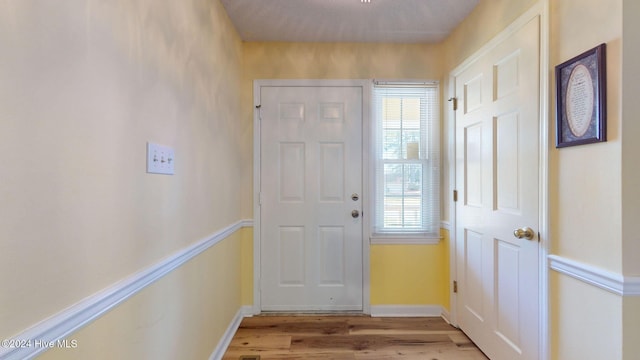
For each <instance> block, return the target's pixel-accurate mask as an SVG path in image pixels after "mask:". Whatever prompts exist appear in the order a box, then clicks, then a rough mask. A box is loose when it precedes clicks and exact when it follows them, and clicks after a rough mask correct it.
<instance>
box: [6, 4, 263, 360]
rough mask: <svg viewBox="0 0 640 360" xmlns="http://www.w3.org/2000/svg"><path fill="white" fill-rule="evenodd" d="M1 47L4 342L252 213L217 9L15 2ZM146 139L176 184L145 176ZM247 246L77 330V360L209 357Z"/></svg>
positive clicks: (247, 145)
mask: <svg viewBox="0 0 640 360" xmlns="http://www.w3.org/2000/svg"><path fill="white" fill-rule="evenodd" d="M0 43H1V44H2V50H1V51H0V64H1V66H0V79H2V81H0V104H1V105H0V154H2V156H0V179H2V180H1V181H0V199H1V200H0V258H1V260H0V283H1V284H2V289H3V290H2V291H1V292H0V338H2V339H4V338H9V337H11V336H12V335H14V334H16V333H19V332H20V331H22V330H24V329H25V328H27V327H29V326H31V325H33V324H35V323H37V322H39V321H41V320H43V319H45V318H47V317H48V316H50V315H52V314H54V313H57V312H59V311H61V310H63V309H65V308H66V307H68V306H70V305H72V304H74V303H76V302H78V301H80V300H81V299H83V298H85V297H87V296H89V295H91V294H93V293H95V292H97V291H99V290H102V289H104V288H106V287H108V286H110V285H111V284H113V283H115V282H117V281H120V280H122V279H123V278H126V277H127V276H129V275H131V274H133V273H135V272H137V271H140V270H142V269H144V268H146V267H148V266H150V265H151V264H154V263H156V262H158V261H159V260H161V259H162V258H165V257H167V256H169V255H171V254H173V253H175V252H176V251H178V250H180V249H183V248H185V247H187V246H189V245H191V244H193V243H194V242H196V241H199V240H201V239H203V238H205V237H207V236H209V235H211V234H213V233H215V232H217V231H219V230H220V229H222V228H223V227H225V226H227V225H230V224H232V223H235V222H237V221H239V220H241V219H243V218H246V217H248V216H250V213H244V214H243V213H242V211H241V208H242V204H241V202H239V201H238V199H239V198H241V194H243V193H246V192H249V189H250V188H247V187H242V184H241V182H240V179H243V178H244V177H245V176H250V173H251V160H250V159H251V157H252V153H251V149H252V146H251V142H250V141H246V139H247V137H248V138H249V139H250V136H251V132H250V131H248V130H247V129H248V127H247V126H246V124H242V123H240V122H239V119H240V118H241V117H240V115H239V114H240V106H241V103H240V81H241V77H240V73H241V68H240V63H241V59H242V45H241V42H240V40H239V37H238V35H237V34H236V32H235V30H234V29H233V27H232V26H231V23H230V21H229V20H228V18H227V16H226V13H225V12H224V9H223V7H222V6H221V5H220V4H219V3H218V2H217V1H202V0H183V1H171V0H153V1H152V0H114V1H94V0H68V1H63V2H56V1H36V0H6V1H2V2H0ZM247 121H249V120H247ZM249 126H250V122H249ZM147 141H153V142H157V143H160V144H164V145H169V146H172V147H174V149H175V151H176V174H175V175H173V176H162V175H149V174H146V173H145V163H146V142H147ZM247 159H249V160H247ZM238 236H239V237H242V236H243V235H237V236H234V237H233V238H232V239H230V240H227V242H225V244H220V245H218V246H216V247H214V248H213V249H211V250H210V252H208V253H207V254H203V255H201V257H199V258H196V259H194V260H193V262H190V263H189V264H186V265H185V266H184V268H181V269H179V270H176V272H175V273H172V274H170V275H168V276H167V278H165V279H162V280H161V281H160V282H159V283H158V284H156V285H153V286H152V287H150V288H149V289H146V290H144V292H143V293H141V294H139V295H138V296H136V297H135V298H133V299H131V300H130V301H128V302H127V303H125V304H123V305H122V306H121V307H119V308H118V309H117V310H115V311H114V312H113V313H111V314H109V315H107V317H105V318H104V319H101V320H99V321H97V322H95V323H94V324H91V325H89V327H87V328H86V329H85V330H82V332H81V333H79V334H78V336H79V337H80V336H81V338H82V339H83V343H82V344H80V345H81V347H82V350H81V353H80V354H81V355H78V356H79V358H89V357H91V358H96V356H99V355H100V349H104V348H105V347H107V348H108V349H110V350H113V351H117V352H118V354H123V357H119V356H115V357H112V358H155V359H163V358H164V359H175V358H176V357H175V356H171V354H172V351H174V352H173V354H175V349H174V350H171V351H167V352H166V353H163V352H162V351H161V349H166V347H168V346H171V344H173V345H174V346H176V344H181V343H182V342H188V343H190V344H192V345H193V346H194V347H193V348H192V349H189V348H188V346H185V348H184V349H182V350H184V351H189V352H191V351H193V354H197V355H198V357H200V358H202V357H201V355H204V354H207V353H209V352H210V351H211V350H212V349H213V347H214V346H215V344H216V343H217V341H218V337H219V335H220V328H221V326H224V327H226V326H227V325H228V324H229V320H230V318H231V317H232V316H233V315H234V314H235V312H236V311H237V310H238V309H239V307H240V303H241V300H240V293H241V289H240V287H239V283H238V282H239V281H240V278H239V277H238V275H237V274H239V273H240V271H239V269H240V262H239V261H240V259H239V253H238V251H239V247H238V246H239V243H238V244H236V242H238V241H240V240H239V238H238ZM212 260H215V261H221V262H220V263H219V264H207V262H208V261H212ZM222 274H228V275H229V276H230V277H229V278H227V277H224V276H222ZM200 292H202V295H203V297H202V298H200V297H199V295H200V294H201V293H200ZM191 305H193V306H191ZM197 316H203V317H206V318H207V319H209V320H214V323H212V324H206V325H204V324H202V322H200V320H199V319H196V317H197ZM132 319H133V321H131V320H132ZM183 319H184V320H185V322H183V321H182V320H183ZM182 326H184V328H182ZM137 327H143V328H144V332H142V331H141V329H137ZM170 327H174V328H175V329H171V328H170ZM179 330H180V331H179ZM198 331H202V334H197V335H196V334H194V332H198ZM118 332H122V333H123V334H130V335H132V336H134V340H135V341H132V340H128V341H127V340H126V339H125V338H124V337H125V335H122V334H120V335H119V334H118ZM106 334H109V336H106ZM190 336H191V337H192V338H189V337H190ZM203 336H204V337H203ZM116 338H117V339H118V341H116ZM196 339H197V340H199V341H196ZM120 340H122V341H120ZM165 340H166V341H165ZM85 341H86V342H85ZM158 347H160V349H158ZM143 349H146V350H143ZM145 351H148V355H147V353H145ZM87 354H91V356H87ZM60 356H63V355H60ZM105 357H106V355H105Z"/></svg>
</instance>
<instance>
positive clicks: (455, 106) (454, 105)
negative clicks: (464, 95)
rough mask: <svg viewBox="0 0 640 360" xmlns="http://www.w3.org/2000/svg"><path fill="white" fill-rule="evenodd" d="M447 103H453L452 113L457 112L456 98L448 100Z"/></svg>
mask: <svg viewBox="0 0 640 360" xmlns="http://www.w3.org/2000/svg"><path fill="white" fill-rule="evenodd" d="M449 101H451V102H452V103H453V111H456V110H458V98H457V97H452V98H449Z"/></svg>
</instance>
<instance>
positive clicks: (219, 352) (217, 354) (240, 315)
mask: <svg viewBox="0 0 640 360" xmlns="http://www.w3.org/2000/svg"><path fill="white" fill-rule="evenodd" d="M251 316H253V306H251V305H245V306H243V307H241V308H240V309H239V310H238V312H237V313H236V316H234V317H233V320H231V323H230V324H229V326H228V327H227V330H226V331H225V332H224V335H222V338H221V339H220V341H219V342H218V345H217V346H216V348H215V350H213V353H211V356H209V360H221V359H222V357H223V356H224V353H225V352H226V351H227V348H228V347H229V344H231V340H232V339H233V336H234V335H235V334H236V331H238V327H240V323H241V322H242V319H244V318H245V317H251Z"/></svg>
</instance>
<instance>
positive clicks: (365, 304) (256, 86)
mask: <svg viewBox="0 0 640 360" xmlns="http://www.w3.org/2000/svg"><path fill="white" fill-rule="evenodd" d="M263 86H345V87H346V86H348V87H361V88H362V120H363V121H362V174H363V176H362V209H363V210H365V211H363V213H362V312H363V313H364V314H370V313H371V303H370V271H369V269H370V261H369V253H370V244H369V241H368V239H369V237H370V221H369V218H370V216H368V214H366V213H367V211H366V210H367V209H370V208H371V201H370V199H369V196H368V195H369V194H370V182H369V181H367V179H369V178H370V176H369V175H368V174H370V171H371V167H370V164H371V161H372V160H371V157H370V156H369V154H370V153H371V152H370V151H367V149H370V148H371V135H370V134H371V126H370V123H371V122H370V121H369V119H370V107H371V106H370V105H371V91H372V90H371V89H372V82H371V81H370V80H317V79H306V80H280V79H270V80H254V81H253V105H254V106H253V159H254V160H253V214H254V226H253V314H260V312H261V300H260V298H261V297H260V281H261V273H260V269H261V263H260V233H261V221H260V165H261V163H260V161H261V154H260V148H261V142H260V104H261V99H260V88H261V87H263ZM369 214H370V212H369Z"/></svg>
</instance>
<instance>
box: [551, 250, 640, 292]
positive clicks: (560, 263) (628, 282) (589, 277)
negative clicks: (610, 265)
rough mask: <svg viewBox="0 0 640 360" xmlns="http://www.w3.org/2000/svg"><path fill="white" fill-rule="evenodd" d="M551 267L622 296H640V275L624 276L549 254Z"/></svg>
mask: <svg viewBox="0 0 640 360" xmlns="http://www.w3.org/2000/svg"><path fill="white" fill-rule="evenodd" d="M548 258H549V268H551V269H552V270H554V271H557V272H559V273H561V274H564V275H567V276H570V277H572V278H574V279H577V280H580V281H582V282H584V283H587V284H589V285H593V286H595V287H598V288H600V289H603V290H606V291H609V292H611V293H614V294H616V295H620V296H640V276H623V275H622V274H619V273H616V272H612V271H609V270H605V269H602V268H599V267H596V266H593V265H589V264H585V263H582V262H579V261H575V260H571V259H568V258H566V257H562V256H558V255H549V257H548Z"/></svg>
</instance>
